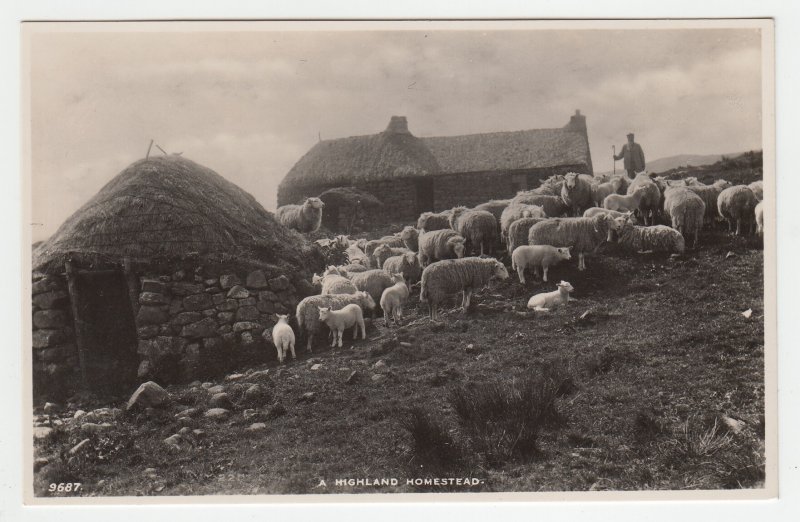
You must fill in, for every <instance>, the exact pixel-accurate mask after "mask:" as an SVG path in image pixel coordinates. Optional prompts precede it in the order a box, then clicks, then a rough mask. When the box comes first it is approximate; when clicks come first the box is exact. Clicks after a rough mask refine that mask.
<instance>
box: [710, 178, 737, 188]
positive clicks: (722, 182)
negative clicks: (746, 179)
mask: <svg viewBox="0 0 800 522" xmlns="http://www.w3.org/2000/svg"><path fill="white" fill-rule="evenodd" d="M714 186H715V187H717V188H719V189H721V190H725V189H726V188H728V187H732V186H733V184H732V183H731V182H730V181H725V180H724V179H718V180H717V181H715V182H714Z"/></svg>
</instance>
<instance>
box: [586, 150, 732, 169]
mask: <svg viewBox="0 0 800 522" xmlns="http://www.w3.org/2000/svg"><path fill="white" fill-rule="evenodd" d="M742 154H744V152H732V153H730V154H676V155H674V156H667V157H666V158H658V159H656V160H652V161H648V162H647V171H648V172H657V173H660V172H664V171H667V170H672V169H676V168H678V167H699V166H701V165H713V164H714V163H716V162H718V161H719V160H721V159H722V157H723V156H725V157H726V158H734V157H737V156H741V155H742ZM621 171H622V162H621V161H620V162H619V163H618V165H617V172H621ZM609 172H611V171H606V172H603V173H602V174H607V173H609Z"/></svg>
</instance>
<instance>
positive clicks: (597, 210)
mask: <svg viewBox="0 0 800 522" xmlns="http://www.w3.org/2000/svg"><path fill="white" fill-rule="evenodd" d="M600 214H605V215H607V216H610V217H612V218H618V217H630V219H631V221H632V222H634V223H635V222H636V219H635V217H634V215H633V213H631V212H617V211H616V210H609V209H607V208H603V207H592V208H588V209H586V212H584V213H583V217H585V218H591V217H595V216H599V215H600Z"/></svg>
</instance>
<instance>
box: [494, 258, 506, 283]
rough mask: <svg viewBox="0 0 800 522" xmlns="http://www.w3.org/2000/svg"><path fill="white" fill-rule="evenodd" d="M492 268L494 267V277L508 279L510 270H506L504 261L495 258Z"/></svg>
mask: <svg viewBox="0 0 800 522" xmlns="http://www.w3.org/2000/svg"><path fill="white" fill-rule="evenodd" d="M492 268H493V269H494V277H496V278H498V279H500V280H505V279H508V270H506V267H505V265H503V263H501V262H500V261H497V260H495V261H494V266H493V267H492Z"/></svg>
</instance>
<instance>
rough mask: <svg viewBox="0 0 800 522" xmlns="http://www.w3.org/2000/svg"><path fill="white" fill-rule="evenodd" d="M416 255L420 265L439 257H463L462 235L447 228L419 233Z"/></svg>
mask: <svg viewBox="0 0 800 522" xmlns="http://www.w3.org/2000/svg"><path fill="white" fill-rule="evenodd" d="M417 255H418V256H419V264H420V266H422V267H425V266H427V265H428V263H431V262H433V261H438V260H440V259H453V258H457V257H464V236H462V235H460V234H459V233H458V232H456V231H455V230H449V229H448V230H434V231H433V232H425V233H424V234H420V236H419V252H418V254H417Z"/></svg>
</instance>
